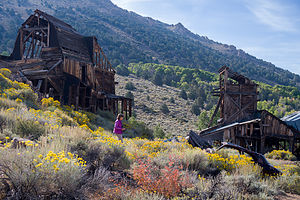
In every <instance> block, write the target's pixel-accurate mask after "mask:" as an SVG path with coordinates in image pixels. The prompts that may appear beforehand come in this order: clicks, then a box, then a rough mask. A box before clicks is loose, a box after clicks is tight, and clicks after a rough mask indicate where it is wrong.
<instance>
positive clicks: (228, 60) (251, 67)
mask: <svg viewBox="0 0 300 200" xmlns="http://www.w3.org/2000/svg"><path fill="white" fill-rule="evenodd" d="M36 8H38V9H40V10H43V11H45V12H48V13H49V14H52V15H54V16H56V17H58V18H59V19H61V20H64V21H66V22H67V23H69V24H71V25H72V26H74V27H75V28H76V29H77V30H78V31H79V33H81V34H84V35H95V36H97V38H98V39H99V42H100V45H101V46H102V47H103V48H104V50H105V53H106V54H107V55H108V58H109V60H110V61H111V62H112V63H113V65H114V66H116V65H118V64H121V63H123V64H128V63H133V62H143V63H146V62H152V63H161V64H168V65H180V66H182V67H188V68H197V69H203V70H207V71H210V72H217V70H218V68H219V67H221V66H223V65H228V66H229V67H231V68H232V69H233V70H235V71H237V72H240V73H241V72H243V73H244V74H245V75H246V76H248V77H250V78H251V79H254V80H258V81H261V82H265V83H268V84H271V85H274V84H281V85H290V86H297V87H299V86H300V76H299V75H296V74H293V73H291V72H289V71H286V70H283V69H280V68H277V67H275V66H274V65H273V64H271V63H269V62H265V61H263V60H260V59H257V58H255V57H253V56H251V55H249V54H247V53H245V52H244V51H242V50H239V49H236V47H234V46H232V45H226V44H221V43H217V42H214V41H212V40H210V39H208V38H207V37H205V36H199V35H196V34H193V33H192V32H190V31H189V30H187V29H186V28H185V27H184V26H183V25H182V24H180V23H178V24H176V25H169V24H165V23H162V22H160V21H157V20H153V19H151V18H148V17H142V16H140V15H138V14H136V13H134V12H128V11H126V10H123V9H121V8H119V7H117V6H116V5H114V4H112V3H111V1H109V0H85V1H84V4H83V3H82V1H81V0H72V1H71V0H61V1H55V0H41V1H34V0H2V1H1V2H0V52H1V51H5V52H4V53H5V54H6V55H7V54H9V53H8V52H11V50H12V48H13V45H14V41H15V38H16V34H17V31H18V28H19V27H20V25H21V24H22V23H23V21H24V20H26V18H27V17H28V16H29V15H30V14H32V13H33V11H34V10H35V9H36Z"/></svg>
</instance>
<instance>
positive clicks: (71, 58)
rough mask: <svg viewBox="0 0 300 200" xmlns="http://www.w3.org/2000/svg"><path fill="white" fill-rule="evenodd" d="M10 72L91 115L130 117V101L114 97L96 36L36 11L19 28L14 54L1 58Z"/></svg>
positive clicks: (109, 67) (108, 67)
mask: <svg viewBox="0 0 300 200" xmlns="http://www.w3.org/2000/svg"><path fill="white" fill-rule="evenodd" d="M1 59H2V62H5V63H6V67H9V68H10V69H11V70H12V71H13V72H15V73H18V74H19V76H21V77H22V78H23V80H25V81H29V82H30V83H31V84H32V86H33V87H34V88H35V89H36V90H37V91H39V92H40V93H41V94H43V95H45V96H51V97H53V98H54V99H57V100H60V102H62V103H63V104H67V105H74V106H75V108H76V109H84V110H88V111H93V112H96V111H97V110H98V109H100V110H110V111H112V112H114V113H118V112H122V113H125V114H126V118H127V117H128V116H131V112H132V110H131V109H132V100H131V99H129V98H125V97H122V96H117V95H115V84H116V82H115V71H114V69H113V68H112V65H111V63H110V62H109V60H108V59H107V57H106V56H105V54H104V52H103V50H102V48H101V47H100V45H99V44H98V42H97V38H96V37H85V36H82V35H80V34H79V33H78V32H77V31H76V30H75V29H74V28H73V27H72V26H71V25H69V24H67V23H65V22H63V21H61V20H59V19H57V18H55V17H53V16H51V15H49V14H47V13H44V12H42V11H40V10H36V11H35V12H34V13H33V14H32V15H31V16H30V17H29V18H28V19H27V20H26V21H25V22H24V23H23V24H22V26H21V27H20V29H19V32H18V36H17V39H16V42H15V46H14V50H13V52H12V54H11V55H10V56H9V57H3V56H2V57H1Z"/></svg>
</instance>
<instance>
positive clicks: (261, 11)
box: [246, 0, 296, 32]
mask: <svg viewBox="0 0 300 200" xmlns="http://www.w3.org/2000/svg"><path fill="white" fill-rule="evenodd" d="M246 2H247V7H248V9H249V10H250V11H251V12H252V13H253V14H254V15H255V16H256V18H257V19H258V20H259V21H260V22H261V23H263V24H266V25H268V26H270V27H271V28H273V29H274V30H277V31H284V32H294V31H296V28H295V24H294V22H293V20H294V19H293V18H292V17H289V16H288V15H289V11H290V10H291V7H288V6H286V5H284V4H282V3H279V2H278V1H276V0H247V1H246Z"/></svg>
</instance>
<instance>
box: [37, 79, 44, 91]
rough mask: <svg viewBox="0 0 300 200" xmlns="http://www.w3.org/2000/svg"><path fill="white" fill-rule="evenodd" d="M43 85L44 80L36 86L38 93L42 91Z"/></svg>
mask: <svg viewBox="0 0 300 200" xmlns="http://www.w3.org/2000/svg"><path fill="white" fill-rule="evenodd" d="M42 83H43V80H39V81H38V84H37V86H36V88H37V90H38V91H40V89H41V86H42Z"/></svg>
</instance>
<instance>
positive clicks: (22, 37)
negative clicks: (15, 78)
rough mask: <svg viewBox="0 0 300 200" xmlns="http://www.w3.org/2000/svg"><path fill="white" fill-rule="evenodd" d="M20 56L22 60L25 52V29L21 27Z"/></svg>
mask: <svg viewBox="0 0 300 200" xmlns="http://www.w3.org/2000/svg"><path fill="white" fill-rule="evenodd" d="M19 34H20V56H21V58H22V60H23V59H24V57H23V54H24V41H23V40H24V35H23V30H22V29H21V30H20V32H19Z"/></svg>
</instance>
